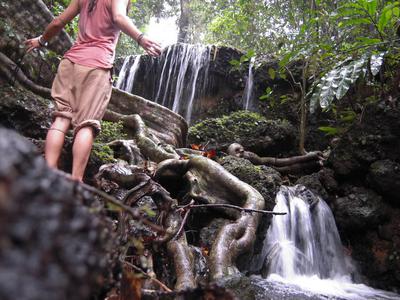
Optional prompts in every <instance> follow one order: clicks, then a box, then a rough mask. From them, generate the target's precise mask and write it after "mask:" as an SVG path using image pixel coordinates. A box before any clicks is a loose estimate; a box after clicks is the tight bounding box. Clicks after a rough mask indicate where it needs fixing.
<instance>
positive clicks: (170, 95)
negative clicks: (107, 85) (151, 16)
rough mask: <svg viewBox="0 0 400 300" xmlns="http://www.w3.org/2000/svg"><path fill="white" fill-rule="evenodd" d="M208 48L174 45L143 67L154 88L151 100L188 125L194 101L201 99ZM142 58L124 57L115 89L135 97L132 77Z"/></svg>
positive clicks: (205, 77)
mask: <svg viewBox="0 0 400 300" xmlns="http://www.w3.org/2000/svg"><path fill="white" fill-rule="evenodd" d="M211 50H212V47H211V46H203V45H188V44H176V45H173V46H170V47H168V48H166V49H165V50H164V51H163V53H162V54H161V55H160V56H159V57H157V58H152V59H151V61H150V62H149V63H148V64H146V68H148V70H146V72H147V74H151V75H152V77H153V78H152V79H151V80H152V81H154V88H153V92H152V95H149V98H150V100H153V101H154V102H156V103H158V104H161V105H164V106H166V107H168V108H170V109H171V110H173V111H174V112H176V113H179V114H180V115H182V116H183V117H184V118H185V119H186V121H187V122H188V123H190V121H191V117H192V111H193V107H194V103H195V99H197V98H199V97H202V96H204V94H205V92H206V89H207V78H208V71H209V65H210V60H211ZM142 59H148V57H145V56H135V57H131V56H130V57H127V58H126V59H125V61H124V64H123V66H122V69H121V72H120V74H119V79H118V82H117V85H116V86H117V87H118V88H120V89H122V90H124V91H127V92H129V93H134V92H133V90H134V85H135V76H136V74H137V72H138V70H139V68H140V64H141V60H142Z"/></svg>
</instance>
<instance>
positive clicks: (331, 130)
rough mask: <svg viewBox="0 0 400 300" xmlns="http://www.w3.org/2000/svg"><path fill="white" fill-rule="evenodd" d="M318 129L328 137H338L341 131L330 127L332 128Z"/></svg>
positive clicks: (322, 127) (323, 127)
mask: <svg viewBox="0 0 400 300" xmlns="http://www.w3.org/2000/svg"><path fill="white" fill-rule="evenodd" d="M318 129H319V130H321V131H322V132H324V133H325V134H326V135H328V136H330V135H337V134H338V133H339V131H340V130H339V128H336V127H330V126H321V127H318Z"/></svg>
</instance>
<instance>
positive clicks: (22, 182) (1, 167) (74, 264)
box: [0, 128, 114, 300]
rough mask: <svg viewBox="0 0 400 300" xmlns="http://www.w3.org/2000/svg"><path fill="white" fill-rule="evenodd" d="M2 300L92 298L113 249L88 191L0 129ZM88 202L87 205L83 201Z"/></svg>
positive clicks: (106, 271)
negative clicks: (52, 168) (91, 205)
mask: <svg viewBox="0 0 400 300" xmlns="http://www.w3.org/2000/svg"><path fill="white" fill-rule="evenodd" d="M0 136H1V139H0V156H1V157H3V158H4V157H5V158H6V159H1V160H0V245H1V247H0V265H1V268H0V298H1V299H3V300H11V299H13V300H14V299H24V300H39V299H40V300H53V299H77V300H79V299H82V300H84V299H89V297H91V296H93V295H96V294H98V293H99V291H100V290H101V288H102V287H105V285H106V276H108V274H109V272H110V269H109V268H110V267H111V261H112V260H111V256H110V253H112V251H111V249H112V247H113V246H114V240H113V235H112V233H111V229H110V228H111V227H110V225H111V224H110V223H109V222H108V221H107V220H106V219H105V218H104V217H102V216H101V215H99V214H98V213H95V212H94V211H95V210H93V209H92V208H90V207H89V205H90V204H93V203H94V202H93V197H92V195H91V194H88V193H87V192H84V191H83V190H82V189H80V188H79V186H78V184H77V183H74V182H73V181H71V180H68V179H66V178H65V177H64V176H62V175H60V174H58V173H55V172H54V171H52V170H50V169H49V168H48V167H47V166H46V164H45V162H44V160H43V159H42V158H41V157H40V156H38V155H37V154H36V149H35V147H34V146H33V145H32V144H31V143H30V142H29V141H27V140H26V139H24V138H23V137H21V136H18V135H17V134H16V133H14V132H12V131H10V130H5V129H2V128H0ZM85 203H86V205H85Z"/></svg>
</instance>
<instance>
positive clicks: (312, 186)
mask: <svg viewBox="0 0 400 300" xmlns="http://www.w3.org/2000/svg"><path fill="white" fill-rule="evenodd" d="M296 184H301V185H304V186H305V187H307V188H308V189H309V190H311V191H312V192H313V193H315V194H316V195H319V196H321V197H322V198H323V199H328V197H329V195H328V193H327V191H326V190H325V188H324V187H323V185H322V183H321V181H320V180H319V175H318V173H313V174H311V175H306V176H303V177H301V178H299V180H297V181H296Z"/></svg>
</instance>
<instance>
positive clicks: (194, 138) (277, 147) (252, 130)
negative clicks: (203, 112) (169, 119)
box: [188, 111, 296, 156]
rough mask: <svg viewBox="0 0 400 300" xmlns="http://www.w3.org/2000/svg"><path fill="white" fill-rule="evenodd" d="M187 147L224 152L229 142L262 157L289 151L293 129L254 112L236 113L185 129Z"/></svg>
mask: <svg viewBox="0 0 400 300" xmlns="http://www.w3.org/2000/svg"><path fill="white" fill-rule="evenodd" d="M188 141H189V143H190V144H203V145H204V144H206V143H209V148H210V147H214V148H216V149H217V150H222V151H225V150H226V148H227V147H228V146H229V145H230V144H232V143H239V144H242V145H243V146H244V147H245V149H246V150H249V151H252V152H255V153H257V154H258V155H262V156H267V155H268V156H271V155H279V154H282V155H285V154H288V153H290V152H291V151H293V149H294V148H295V143H296V130H295V129H294V127H293V126H292V125H291V124H290V123H289V122H288V121H286V120H267V119H265V118H264V117H263V116H262V115H260V114H258V113H253V112H249V111H238V112H234V113H232V114H230V115H226V116H223V117H221V118H213V119H207V120H205V121H202V122H200V123H198V124H196V125H194V126H192V127H191V128H190V129H189V136H188Z"/></svg>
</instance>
